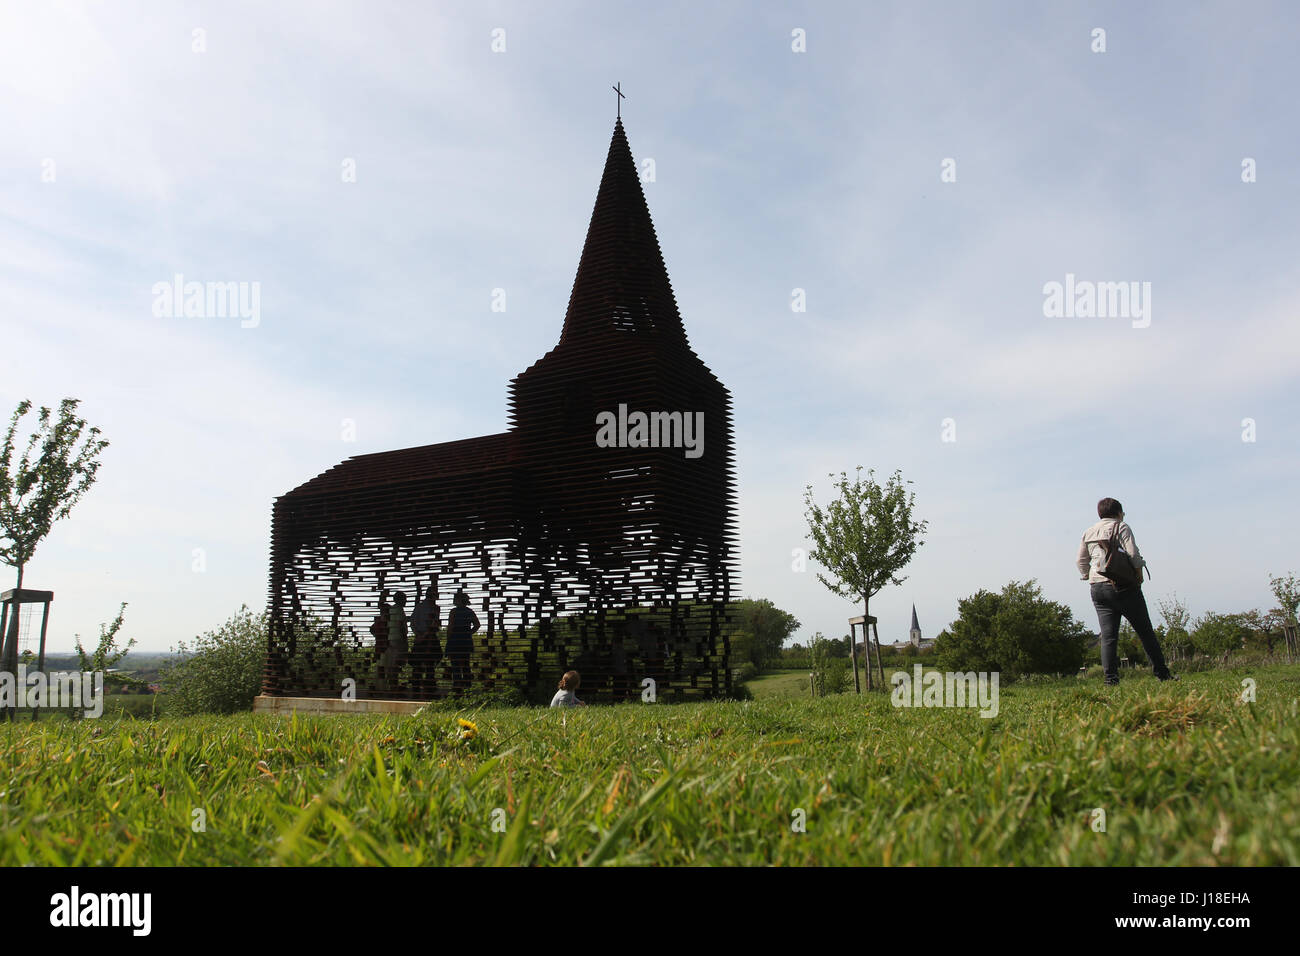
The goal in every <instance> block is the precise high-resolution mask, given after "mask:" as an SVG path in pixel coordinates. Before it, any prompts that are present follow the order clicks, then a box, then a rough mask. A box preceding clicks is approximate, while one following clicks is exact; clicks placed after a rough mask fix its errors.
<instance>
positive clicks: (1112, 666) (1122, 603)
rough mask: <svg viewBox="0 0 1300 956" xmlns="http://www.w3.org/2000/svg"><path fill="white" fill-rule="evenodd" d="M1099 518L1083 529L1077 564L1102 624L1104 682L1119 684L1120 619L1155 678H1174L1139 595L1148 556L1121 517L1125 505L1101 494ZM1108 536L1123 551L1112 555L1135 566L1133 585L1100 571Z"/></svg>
mask: <svg viewBox="0 0 1300 956" xmlns="http://www.w3.org/2000/svg"><path fill="white" fill-rule="evenodd" d="M1097 517H1098V518H1099V519H1100V520H1099V521H1098V522H1097V523H1096V524H1094V525H1092V526H1091V527H1089V528H1088V530H1087V531H1085V532H1084V533H1083V540H1082V541H1080V542H1079V553H1078V555H1077V556H1076V559H1075V564H1076V566H1077V567H1078V569H1079V574H1080V575H1081V576H1082V579H1083V580H1084V581H1087V582H1088V583H1089V584H1090V585H1091V588H1092V605H1093V607H1094V608H1096V610H1097V621H1098V623H1099V624H1100V625H1101V669H1102V681H1103V682H1104V683H1105V684H1107V685H1114V684H1118V683H1119V654H1118V651H1117V647H1116V646H1117V644H1118V641H1119V622H1120V618H1121V617H1123V618H1125V619H1127V620H1128V622H1129V624H1131V625H1133V630H1134V631H1136V632H1137V636H1138V639H1139V640H1140V641H1141V642H1142V648H1143V650H1145V651H1146V654H1147V659H1148V660H1150V661H1151V670H1152V672H1153V673H1154V674H1155V675H1156V678H1157V679H1159V680H1162V681H1163V680H1177V679H1178V678H1177V677H1174V676H1173V675H1172V674H1170V673H1169V666H1168V665H1167V664H1166V663H1165V656H1164V654H1163V653H1161V651H1160V641H1159V640H1158V639H1157V638H1156V632H1155V628H1153V627H1152V626H1151V614H1150V612H1148V611H1147V600H1146V598H1145V597H1144V596H1143V595H1142V583H1141V582H1142V570H1143V568H1145V567H1146V560H1145V559H1144V558H1143V557H1142V554H1141V552H1139V551H1138V546H1137V541H1136V540H1134V538H1133V529H1132V528H1130V527H1129V526H1128V525H1127V524H1126V523H1125V521H1124V508H1123V506H1122V505H1120V503H1119V502H1118V501H1116V500H1115V499H1114V498H1102V499H1101V501H1099V502H1097ZM1112 539H1114V540H1115V541H1117V542H1118V545H1119V547H1120V548H1122V549H1123V551H1122V553H1119V554H1117V555H1116V556H1115V560H1118V561H1124V560H1127V561H1128V562H1129V563H1130V564H1131V565H1132V566H1133V569H1134V570H1135V571H1136V572H1137V583H1136V584H1131V585H1128V586H1125V587H1118V586H1116V584H1115V582H1114V581H1112V580H1111V579H1110V578H1109V577H1107V576H1106V575H1104V574H1102V573H1101V568H1102V567H1104V566H1105V565H1104V562H1105V560H1106V556H1107V553H1108V546H1109V542H1111V541H1112Z"/></svg>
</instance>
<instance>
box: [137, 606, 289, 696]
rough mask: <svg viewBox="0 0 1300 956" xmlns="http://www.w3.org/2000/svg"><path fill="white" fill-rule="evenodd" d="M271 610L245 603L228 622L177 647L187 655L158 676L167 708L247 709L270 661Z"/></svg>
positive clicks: (258, 688)
mask: <svg viewBox="0 0 1300 956" xmlns="http://www.w3.org/2000/svg"><path fill="white" fill-rule="evenodd" d="M266 649H267V616H266V613H265V612H263V613H262V614H258V615H254V614H253V612H252V611H250V610H249V609H248V605H244V606H242V607H241V608H240V609H239V611H237V612H236V613H235V615H234V616H233V617H231V618H230V620H228V621H227V622H226V623H225V624H223V625H221V627H219V628H217V629H216V630H215V631H208V632H207V633H206V634H203V635H202V636H200V637H196V638H195V639H194V644H193V646H187V645H186V644H185V643H184V642H182V643H181V644H180V645H179V647H178V648H176V651H177V652H178V653H180V654H188V655H191V656H188V657H185V658H184V659H183V660H180V661H174V662H170V663H168V664H166V665H164V667H163V669H162V674H161V677H160V681H161V683H162V685H163V688H164V690H165V691H166V696H165V697H164V698H163V702H164V707H165V709H166V710H167V712H168V713H171V714H178V715H187V714H205V713H216V714H229V713H233V712H234V711H237V710H248V709H249V708H251V707H252V706H253V698H254V697H256V696H257V694H258V691H259V690H261V687H262V668H263V664H264V663H265V661H266Z"/></svg>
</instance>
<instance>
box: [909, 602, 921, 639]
mask: <svg viewBox="0 0 1300 956" xmlns="http://www.w3.org/2000/svg"><path fill="white" fill-rule="evenodd" d="M907 637H908V640H910V641H911V642H912V646H913V647H920V646H921V625H920V624H919V623H918V622H917V620H916V605H915V604H913V605H912V630H911V632H910V633H909V634H908V635H907Z"/></svg>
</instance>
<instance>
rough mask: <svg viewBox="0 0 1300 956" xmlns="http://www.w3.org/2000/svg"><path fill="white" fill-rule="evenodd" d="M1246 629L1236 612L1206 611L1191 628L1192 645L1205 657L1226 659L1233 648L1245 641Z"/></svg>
mask: <svg viewBox="0 0 1300 956" xmlns="http://www.w3.org/2000/svg"><path fill="white" fill-rule="evenodd" d="M1246 635H1247V630H1246V627H1245V625H1244V624H1243V623H1242V621H1241V617H1240V615H1237V614H1216V613H1214V612H1213V611H1210V612H1207V613H1206V614H1203V615H1201V616H1200V617H1199V618H1197V619H1196V626H1195V627H1194V628H1193V629H1192V645H1193V646H1194V647H1195V648H1196V650H1197V652H1198V653H1201V654H1204V655H1206V656H1207V657H1212V658H1222V659H1223V660H1225V661H1226V660H1227V659H1228V655H1230V654H1231V653H1232V652H1233V651H1234V650H1240V649H1241V647H1242V645H1243V644H1244V643H1245V638H1246Z"/></svg>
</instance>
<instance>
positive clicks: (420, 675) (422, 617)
mask: <svg viewBox="0 0 1300 956" xmlns="http://www.w3.org/2000/svg"><path fill="white" fill-rule="evenodd" d="M411 632H412V633H413V635H414V642H413V644H412V647H411V665H412V667H414V668H415V679H416V681H417V682H418V686H419V688H420V695H421V696H422V697H432V696H433V690H434V680H433V677H434V675H436V673H437V669H438V662H439V661H440V660H442V643H441V642H440V641H439V640H438V579H437V577H434V578H433V580H432V581H430V582H429V589H428V590H427V591H425V592H424V597H420V586H419V585H418V584H417V585H416V586H415V607H414V608H413V609H412V610H411Z"/></svg>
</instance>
